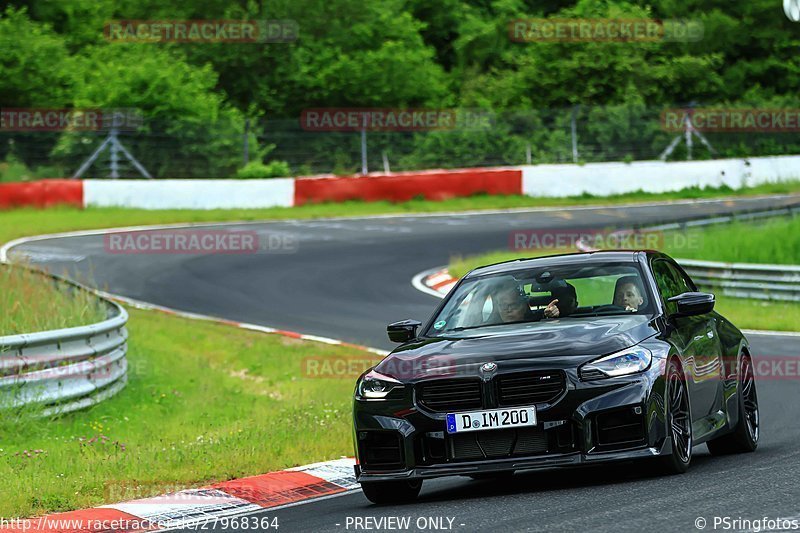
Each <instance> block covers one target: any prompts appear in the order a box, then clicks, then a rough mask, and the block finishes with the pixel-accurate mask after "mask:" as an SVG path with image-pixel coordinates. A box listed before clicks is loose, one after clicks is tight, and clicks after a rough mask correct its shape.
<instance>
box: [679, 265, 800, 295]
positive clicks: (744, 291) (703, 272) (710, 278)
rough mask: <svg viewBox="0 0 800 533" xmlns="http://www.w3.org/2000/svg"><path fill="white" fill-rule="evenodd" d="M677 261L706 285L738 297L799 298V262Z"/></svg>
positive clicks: (698, 283) (709, 288)
mask: <svg viewBox="0 0 800 533" xmlns="http://www.w3.org/2000/svg"><path fill="white" fill-rule="evenodd" d="M677 261H678V263H680V265H681V266H682V267H683V269H684V270H686V273H687V274H689V276H690V277H691V278H692V280H694V282H695V283H696V284H697V286H698V287H700V288H703V289H708V290H712V291H717V292H721V293H722V294H724V295H726V296H735V297H738V298H755V299H759V300H776V301H780V300H784V301H791V302H798V301H800V266H791V265H761V264H748V263H718V262H714V261H695V260H690V259H678V260H677Z"/></svg>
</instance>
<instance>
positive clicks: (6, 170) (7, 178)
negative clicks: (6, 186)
mask: <svg viewBox="0 0 800 533" xmlns="http://www.w3.org/2000/svg"><path fill="white" fill-rule="evenodd" d="M31 179H34V175H33V172H31V171H30V169H29V168H28V167H27V166H26V165H25V163H23V162H21V161H18V160H17V159H16V158H15V157H13V156H9V157H7V158H6V160H5V161H0V182H12V181H29V180H31Z"/></svg>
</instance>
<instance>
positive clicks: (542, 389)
mask: <svg viewBox="0 0 800 533" xmlns="http://www.w3.org/2000/svg"><path fill="white" fill-rule="evenodd" d="M496 382H497V398H498V400H499V402H500V406H502V407H512V406H515V405H532V404H536V403H552V402H553V401H554V400H555V399H556V398H558V397H559V396H561V394H562V393H563V392H564V390H565V389H566V377H565V376H564V373H563V372H562V371H560V370H553V371H547V372H542V371H538V372H526V373H520V374H505V375H501V376H498V377H497V378H496Z"/></svg>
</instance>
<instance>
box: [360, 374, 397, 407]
mask: <svg viewBox="0 0 800 533" xmlns="http://www.w3.org/2000/svg"><path fill="white" fill-rule="evenodd" d="M402 387H403V384H402V383H400V382H399V381H397V380H396V379H394V378H390V377H388V376H384V375H383V374H379V373H377V372H375V371H374V370H373V371H371V372H369V373H368V374H367V375H365V376H364V377H363V378H361V380H359V382H358V385H357V386H356V395H357V396H359V397H361V398H366V399H367V400H382V399H384V398H386V396H388V395H389V393H390V392H392V391H393V390H394V389H398V388H402Z"/></svg>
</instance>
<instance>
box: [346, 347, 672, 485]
mask: <svg viewBox="0 0 800 533" xmlns="http://www.w3.org/2000/svg"><path fill="white" fill-rule="evenodd" d="M660 366H661V365H659V364H658V362H657V360H654V362H653V365H652V366H651V368H650V369H649V370H647V371H645V372H643V373H641V374H637V375H635V376H630V377H624V378H611V379H602V380H596V381H589V382H581V381H580V380H579V379H578V376H577V373H575V372H571V371H567V386H566V390H565V391H564V393H563V394H562V395H561V396H560V397H559V398H557V399H556V400H554V401H553V402H552V403H551V404H536V408H537V419H538V420H537V426H536V428H531V431H529V432H527V433H525V434H523V433H521V432H520V433H517V432H516V430H508V429H502V430H486V431H478V432H470V433H467V434H460V435H459V437H458V438H456V436H454V435H448V434H447V433H446V431H445V416H446V413H443V412H432V411H429V410H426V409H425V408H424V406H423V405H421V404H420V403H419V402H418V401H417V399H416V395H415V389H414V387H407V389H408V390H407V391H406V394H405V396H404V397H403V398H396V399H393V400H380V401H365V400H358V399H356V400H355V405H354V435H353V436H354V441H355V443H356V446H355V448H356V450H355V452H356V458H357V464H356V467H355V471H356V478H357V479H358V480H359V481H388V480H399V479H428V478H435V477H442V476H451V475H470V474H484V473H492V472H502V471H508V470H535V469H546V468H553V467H572V466H581V465H588V464H598V463H603V462H609V461H625V460H635V459H644V458H648V457H655V456H659V455H666V454H669V453H671V452H672V450H671V447H670V439H667V438H666V435H667V430H666V422H665V420H666V413H665V402H664V382H663V378H662V376H661V368H660ZM637 413H638V414H637ZM618 415H621V416H622V417H623V418H624V420H625V421H630V420H637V419H640V420H641V432H640V433H638V434H637V438H634V439H631V438H625V439H618V442H617V441H615V440H614V439H613V438H609V435H612V436H613V435H614V434H613V428H612V430H611V431H612V433H609V430H607V429H606V428H605V427H604V425H607V423H608V421H612V422H613V421H615V420H621V418H620V417H619V416H618ZM637 417H638V418H637ZM629 425H630V424H629ZM510 431H511V432H514V433H513V434H509V432H510ZM526 431H527V430H526ZM493 432H495V433H498V432H506V434H504V435H503V437H502V438H498V439H494V440H493V437H492V435H491V434H492V433H493ZM478 434H481V435H480V437H478ZM375 435H380V439H379V440H374V439H373V437H374V436H375ZM464 435H467V436H468V437H464ZM627 437H630V435H627ZM473 438H475V439H478V440H477V443H476V445H474V446H473V443H472V442H471V439H473ZM506 438H507V440H508V442H511V443H512V444H510V445H509V447H508V448H507V449H508V450H509V453H507V454H506V453H503V448H502V446H504V443H503V439H506ZM458 439H461V440H460V441H459V440H458ZM464 439H467V441H466V445H467V447H465V442H464ZM487 439H488V440H487ZM523 439H527V440H526V446H524V447H522V448H523V449H522V451H520V450H518V448H517V443H518V442H520V441H522V440H523ZM481 440H484V442H483V443H481ZM395 443H396V445H395ZM498 443H499V444H498ZM376 444H380V445H386V444H390V445H391V446H396V447H397V449H396V450H395V449H392V450H391V451H392V452H393V453H395V454H396V455H397V457H396V460H394V462H389V463H383V464H377V463H375V462H374V461H372V458H373V457H374V456H375V454H374V453H373V452H374V450H372V449H368V448H370V447H371V446H373V447H374V446H376ZM470 446H471V447H470ZM383 447H387V446H383ZM490 447H491V450H490ZM434 448H435V449H436V452H434V451H433V450H434ZM387 449H388V447H387ZM464 450H468V451H471V453H472V455H469V454H467V455H465V454H464ZM474 450H479V452H478V453H480V454H481V455H480V456H478V455H477V453H476V452H474ZM498 450H500V451H498Z"/></svg>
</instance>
